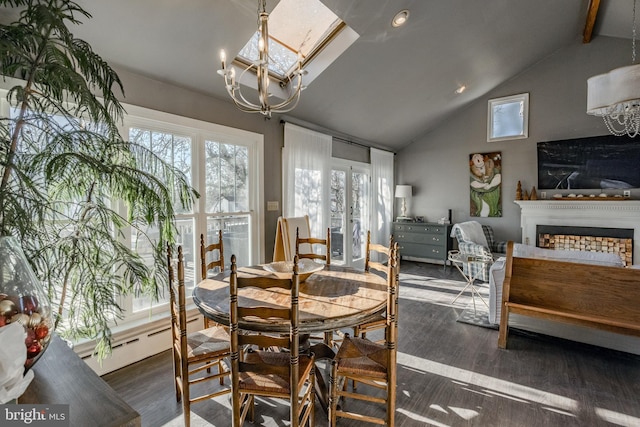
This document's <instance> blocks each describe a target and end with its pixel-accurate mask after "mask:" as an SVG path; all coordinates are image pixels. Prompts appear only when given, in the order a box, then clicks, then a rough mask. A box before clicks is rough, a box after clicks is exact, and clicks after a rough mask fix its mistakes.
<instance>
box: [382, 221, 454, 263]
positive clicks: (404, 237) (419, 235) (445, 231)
mask: <svg viewBox="0 0 640 427" xmlns="http://www.w3.org/2000/svg"><path fill="white" fill-rule="evenodd" d="M393 239H394V241H396V242H398V245H399V246H400V256H410V257H415V258H425V259H432V260H438V261H442V263H443V264H444V265H445V266H446V265H447V254H448V253H449V250H451V247H452V241H453V239H452V238H451V224H433V223H427V222H425V223H421V222H394V223H393Z"/></svg>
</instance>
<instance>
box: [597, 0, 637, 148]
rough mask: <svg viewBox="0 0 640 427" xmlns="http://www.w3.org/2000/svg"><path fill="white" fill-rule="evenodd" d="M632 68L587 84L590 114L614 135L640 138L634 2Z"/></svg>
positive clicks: (634, 9) (605, 75)
mask: <svg viewBox="0 0 640 427" xmlns="http://www.w3.org/2000/svg"><path fill="white" fill-rule="evenodd" d="M631 46H632V54H631V59H632V64H633V65H629V66H626V67H621V68H616V69H615V70H612V71H609V72H608V73H606V74H600V75H598V76H593V77H591V78H590V79H588V80H587V114H591V115H594V116H601V117H602V118H603V119H604V122H605V124H606V125H607V129H609V132H611V133H612V134H613V135H616V136H622V135H625V134H626V135H628V136H630V137H631V138H634V137H636V136H637V135H638V134H640V64H636V63H635V62H636V0H634V1H633V33H632V42H631Z"/></svg>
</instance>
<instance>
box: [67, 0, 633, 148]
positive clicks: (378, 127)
mask: <svg viewBox="0 0 640 427" xmlns="http://www.w3.org/2000/svg"><path fill="white" fill-rule="evenodd" d="M322 1H323V2H324V3H325V4H326V5H327V6H328V7H329V8H330V9H332V10H333V11H334V12H335V13H336V14H337V15H338V16H339V17H340V18H342V19H343V20H344V21H345V22H346V23H347V24H348V25H349V26H351V27H352V28H353V29H354V30H355V31H356V32H357V33H358V34H360V38H359V39H358V40H357V41H356V42H355V43H354V44H353V45H352V46H351V47H350V48H349V49H348V50H347V51H346V52H345V53H344V54H343V55H342V56H341V57H339V58H338V59H337V60H336V61H335V62H334V63H333V64H331V65H330V66H329V67H328V68H327V69H326V70H325V71H324V72H323V73H322V74H321V75H320V76H319V77H318V78H316V79H315V80H314V81H313V82H311V84H310V85H309V87H308V88H307V89H306V90H305V91H304V92H303V94H302V99H301V101H300V104H299V105H298V107H297V108H296V109H295V110H294V111H292V112H290V113H288V116H291V117H294V118H297V119H299V120H303V121H306V122H310V123H314V124H316V125H318V126H321V127H324V128H326V129H329V130H331V131H333V132H335V133H337V134H339V135H343V136H346V137H351V138H353V139H354V140H355V141H360V142H362V141H366V142H369V143H371V144H372V145H374V146H380V147H385V148H389V149H391V150H394V151H397V150H399V149H401V148H402V147H404V146H406V145H407V144H409V143H410V142H411V141H413V140H415V139H416V138H418V137H420V136H422V135H424V134H425V133H426V132H429V130H431V129H432V128H433V127H434V126H436V125H437V124H438V123H439V122H440V121H442V120H444V119H446V118H447V117H448V116H450V115H451V114H452V113H453V112H455V111H456V110H457V109H460V108H463V107H464V106H465V105H467V104H469V103H470V102H472V101H473V100H475V99H477V98H479V97H482V96H483V95H485V94H486V93H487V92H488V91H490V90H491V89H493V88H495V87H496V86H498V85H499V84H500V83H502V82H504V81H505V80H508V79H510V78H511V77H513V76H515V75H517V74H518V73H520V72H522V71H523V70H525V69H527V68H528V67H530V66H532V65H533V64H535V63H536V62H538V61H539V60H540V59H542V58H543V57H545V56H547V55H549V54H551V53H553V52H554V51H556V50H558V49H560V48H562V47H564V46H566V45H568V44H571V43H581V40H582V30H583V28H584V24H585V19H586V13H587V7H588V0H561V1H559V0H536V1H531V0H483V1H477V0H475V1H474V0H430V1H426V0H366V1H364V0H359V1H358V0H322ZM78 3H79V4H80V5H81V6H82V7H84V8H85V9H86V10H87V11H89V12H90V13H91V14H92V15H93V19H91V20H89V21H87V22H86V23H85V24H83V25H81V26H79V27H78V28H77V29H76V30H74V31H75V34H76V35H77V36H78V37H80V38H83V39H85V40H87V41H88V42H89V43H90V44H91V45H92V46H93V48H94V50H95V51H96V52H97V53H98V54H100V55H101V56H102V57H103V58H105V59H106V60H107V61H109V63H111V64H112V65H117V66H121V67H124V68H126V69H128V70H131V71H134V72H136V73H140V74H143V75H147V76H150V77H153V78H155V79H158V80H162V81H166V82H169V83H173V84H176V85H179V86H182V87H188V88H192V89H195V90H198V91H200V92H203V93H207V94H210V95H213V96H216V97H218V98H221V99H225V100H227V96H226V93H225V91H224V88H223V82H222V78H221V77H220V76H219V75H218V74H216V70H217V69H218V68H219V67H220V65H219V60H218V52H219V51H220V49H223V48H224V49H225V50H226V51H227V52H228V53H232V52H238V51H239V50H240V49H241V48H242V46H243V45H244V43H245V42H246V41H247V40H248V38H249V37H250V36H251V34H252V33H253V32H254V31H255V29H256V19H257V17H256V10H257V1H256V0H190V1H188V2H178V1H175V0H135V1H131V0H110V1H104V0H102V1H100V0H78ZM276 3H277V1H276V0H268V1H267V5H268V6H267V8H268V9H269V10H271V9H273V7H275V5H276ZM632 4H633V0H602V3H601V6H600V12H599V14H598V19H597V22H596V27H595V32H594V36H595V37H597V36H598V35H607V36H614V37H626V38H630V37H631V28H632V22H631V18H630V17H631V11H632ZM405 8H406V9H409V10H410V11H411V16H410V18H409V21H408V23H407V24H406V25H405V26H404V27H402V28H392V27H391V25H390V22H391V18H392V17H393V16H394V15H395V13H396V12H398V11H399V10H401V9H405ZM639 12H640V11H639ZM461 84H464V85H466V86H467V87H468V89H467V91H466V92H464V93H463V94H462V95H456V94H455V93H454V91H455V89H456V88H457V87H458V86H459V85H461ZM125 92H126V87H125Z"/></svg>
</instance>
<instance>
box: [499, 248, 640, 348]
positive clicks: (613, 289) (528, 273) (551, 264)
mask: <svg viewBox="0 0 640 427" xmlns="http://www.w3.org/2000/svg"><path fill="white" fill-rule="evenodd" d="M639 301H640V270H638V269H632V268H624V267H611V266H603V265H594V264H578V263H573V262H566V261H559V260H555V259H541V258H520V257H515V256H513V242H509V244H508V246H507V259H506V268H505V278H504V286H503V292H502V313H501V317H500V334H499V339H498V346H499V347H502V348H506V346H507V338H508V333H509V317H510V314H511V313H514V314H520V315H524V316H528V317H535V318H541V319H546V320H551V321H554V322H563V323H569V324H574V325H579V326H584V327H587V328H592V329H597V330H604V331H607V332H614V333H618V334H626V335H633V336H636V337H640V310H638V302H639Z"/></svg>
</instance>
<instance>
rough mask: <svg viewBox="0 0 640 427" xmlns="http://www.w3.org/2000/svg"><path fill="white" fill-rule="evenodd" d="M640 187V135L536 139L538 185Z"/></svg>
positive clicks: (569, 187) (586, 187)
mask: <svg viewBox="0 0 640 427" xmlns="http://www.w3.org/2000/svg"><path fill="white" fill-rule="evenodd" d="M623 188H640V137H637V138H629V137H627V136H614V135H605V136H594V137H589V138H577V139H566V140H561V141H548V142H539V143H538V189H543V190H544V189H546V190H550V189H567V190H574V189H575V190H581V189H585V190H586V189H603V190H604V189H623Z"/></svg>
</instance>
